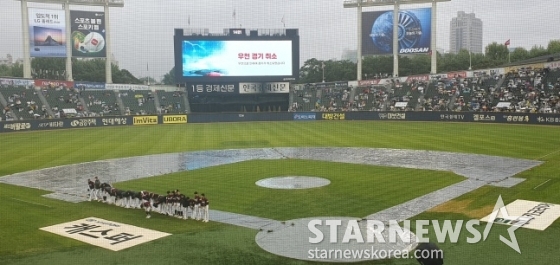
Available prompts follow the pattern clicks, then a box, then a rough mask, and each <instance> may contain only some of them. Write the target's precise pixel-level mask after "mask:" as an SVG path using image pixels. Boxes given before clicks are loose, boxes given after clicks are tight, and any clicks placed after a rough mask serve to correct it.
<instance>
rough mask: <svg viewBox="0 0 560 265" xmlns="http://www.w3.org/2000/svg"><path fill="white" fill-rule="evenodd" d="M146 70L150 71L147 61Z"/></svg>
mask: <svg viewBox="0 0 560 265" xmlns="http://www.w3.org/2000/svg"><path fill="white" fill-rule="evenodd" d="M146 71H149V70H148V63H146Z"/></svg>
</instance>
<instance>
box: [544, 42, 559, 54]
mask: <svg viewBox="0 0 560 265" xmlns="http://www.w3.org/2000/svg"><path fill="white" fill-rule="evenodd" d="M547 51H548V54H556V53H560V40H551V41H549V42H548V47H547Z"/></svg>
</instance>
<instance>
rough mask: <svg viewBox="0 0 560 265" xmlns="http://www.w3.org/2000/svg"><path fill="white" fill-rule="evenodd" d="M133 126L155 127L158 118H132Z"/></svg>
mask: <svg viewBox="0 0 560 265" xmlns="http://www.w3.org/2000/svg"><path fill="white" fill-rule="evenodd" d="M132 124H133V125H155V124H158V116H134V117H132Z"/></svg>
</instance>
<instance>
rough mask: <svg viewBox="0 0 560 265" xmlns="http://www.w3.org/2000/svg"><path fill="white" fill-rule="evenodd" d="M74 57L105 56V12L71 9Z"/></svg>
mask: <svg viewBox="0 0 560 265" xmlns="http://www.w3.org/2000/svg"><path fill="white" fill-rule="evenodd" d="M70 21H71V22H70V25H71V26H70V29H71V30H72V56H73V57H97V58H99V57H105V56H106V55H107V53H106V47H105V13H103V12H90V11H77V10H72V11H70Z"/></svg>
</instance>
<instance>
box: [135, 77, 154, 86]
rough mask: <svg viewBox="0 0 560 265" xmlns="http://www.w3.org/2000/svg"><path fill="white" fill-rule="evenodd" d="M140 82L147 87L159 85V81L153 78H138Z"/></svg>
mask: <svg viewBox="0 0 560 265" xmlns="http://www.w3.org/2000/svg"><path fill="white" fill-rule="evenodd" d="M138 81H140V82H141V83H142V84H144V85H147V84H150V85H155V84H157V83H158V81H156V80H155V79H154V78H153V77H151V76H144V77H141V78H138Z"/></svg>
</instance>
